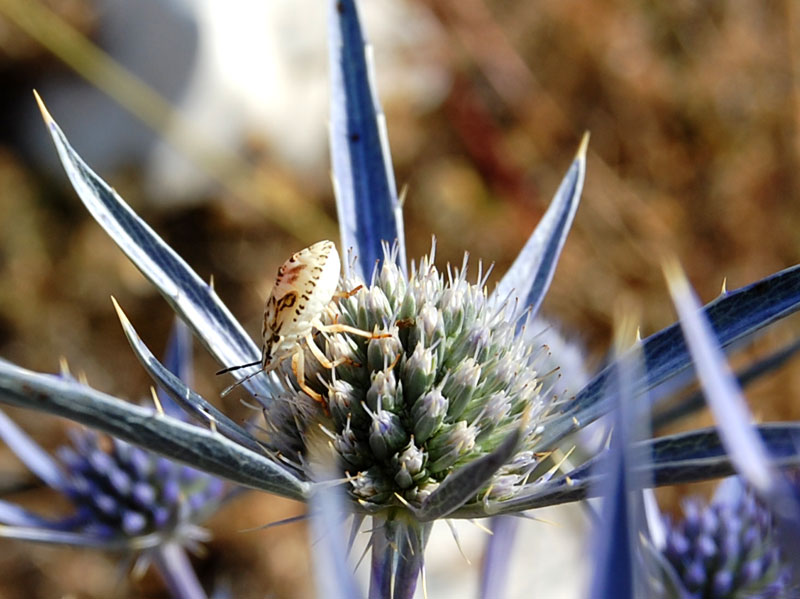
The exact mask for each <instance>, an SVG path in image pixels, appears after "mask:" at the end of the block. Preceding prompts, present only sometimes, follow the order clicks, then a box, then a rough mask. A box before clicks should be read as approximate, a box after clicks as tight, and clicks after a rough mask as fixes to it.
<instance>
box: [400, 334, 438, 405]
mask: <svg viewBox="0 0 800 599" xmlns="http://www.w3.org/2000/svg"><path fill="white" fill-rule="evenodd" d="M435 379H436V358H435V356H434V353H433V351H432V350H431V349H430V348H425V347H424V346H423V345H422V343H417V346H416V347H415V348H414V353H413V354H411V357H410V358H408V360H406V365H405V368H404V369H403V388H404V389H405V401H406V402H408V403H409V404H410V405H413V402H415V401H416V400H417V398H418V397H419V396H420V395H422V394H423V393H425V392H426V391H427V390H428V389H429V388H430V386H431V385H432V384H433V382H434V380H435Z"/></svg>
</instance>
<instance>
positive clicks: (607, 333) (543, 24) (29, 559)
mask: <svg viewBox="0 0 800 599" xmlns="http://www.w3.org/2000/svg"><path fill="white" fill-rule="evenodd" d="M360 7H361V11H362V16H363V17H364V20H365V25H366V31H367V35H368V36H369V38H370V40H371V42H372V43H373V45H374V48H375V63H376V71H377V81H378V86H379V91H380V93H381V97H382V101H383V107H384V109H385V112H386V115H387V121H388V128H389V137H390V142H391V149H392V153H393V158H394V166H395V174H396V178H397V181H398V186H399V187H405V188H406V189H407V194H406V199H405V218H406V232H407V236H408V251H409V257H410V258H415V257H419V256H421V255H422V254H423V253H426V252H427V251H428V250H429V248H430V244H431V237H432V236H433V235H435V236H436V240H437V261H438V263H439V264H440V265H444V264H445V263H446V262H447V261H450V262H457V263H460V262H461V259H462V256H463V253H464V251H466V250H468V251H469V252H470V256H471V258H472V264H473V268H474V267H475V264H476V263H477V260H478V259H480V260H483V262H484V264H486V263H495V264H496V266H495V270H494V274H493V276H492V278H491V279H490V287H491V286H492V285H493V284H494V283H495V282H496V281H497V280H498V278H499V276H500V275H502V273H504V272H505V270H506V268H507V267H508V265H509V264H510V263H511V261H512V260H513V259H514V257H515V256H516V254H517V252H518V251H519V249H520V248H521V247H522V246H523V244H524V243H525V241H526V239H527V237H528V235H529V234H530V232H531V231H532V230H533V228H534V226H535V225H536V223H537V222H538V220H539V218H540V217H541V215H542V214H543V212H544V210H545V209H546V207H547V204H548V202H549V200H550V198H551V197H552V195H553V193H554V192H555V190H556V188H557V186H558V184H559V182H560V180H561V177H562V176H563V175H564V173H565V172H566V169H567V168H568V166H569V164H570V162H571V160H572V158H573V155H574V152H575V150H576V149H577V145H578V142H579V140H580V137H581V135H582V134H583V132H584V131H586V130H588V131H590V132H591V142H590V153H589V159H588V171H587V177H586V184H585V187H584V193H583V200H582V204H581V208H580V210H579V211H578V215H577V218H576V220H575V225H574V227H573V230H572V232H571V233H570V236H569V238H568V241H567V244H566V248H565V250H564V254H563V257H562V259H561V262H560V264H559V267H558V270H557V272H556V277H555V280H554V282H553V285H552V288H551V291H550V293H549V295H548V298H547V299H546V301H545V303H544V306H543V313H544V314H545V315H546V316H547V317H549V318H551V319H553V320H554V321H556V322H558V323H559V326H560V328H561V329H562V330H563V331H564V333H565V335H566V336H567V338H568V339H569V340H571V341H573V342H574V343H576V344H578V346H579V347H580V348H581V349H582V352H583V353H584V355H585V357H586V367H587V369H588V370H589V371H593V370H594V369H596V368H597V367H598V366H599V365H601V364H602V363H603V360H604V359H605V358H606V352H607V348H608V347H609V340H610V337H611V334H612V330H613V315H614V311H615V307H617V306H619V305H626V306H634V307H635V308H636V310H638V313H639V315H640V320H641V330H642V335H643V336H646V335H649V334H651V333H653V332H655V331H657V330H659V329H661V328H663V327H664V326H667V325H669V324H671V323H672V322H673V321H674V319H675V316H674V313H673V310H672V307H671V303H670V300H669V298H668V294H667V292H666V288H665V285H664V282H663V277H662V274H661V268H660V263H661V256H662V255H663V252H665V251H671V252H674V253H675V254H677V256H678V257H679V259H680V260H681V262H682V263H683V265H684V267H685V268H686V270H687V272H688V274H689V277H690V279H691V281H692V283H693V285H694V286H695V288H696V289H697V291H698V294H699V295H700V296H701V298H702V299H703V300H704V301H709V300H711V299H713V298H714V297H715V296H716V295H717V294H718V293H719V290H720V288H721V285H722V282H723V280H724V279H727V286H728V288H729V289H734V288H737V287H740V286H742V285H745V284H747V283H749V282H752V281H754V280H756V279H758V278H761V277H764V276H766V275H768V274H770V273H772V272H775V271H777V270H780V269H782V268H785V267H788V266H790V265H793V264H795V263H797V262H798V261H800V169H799V168H798V167H800V160H799V158H800V134H799V132H798V121H799V120H800V6H799V5H797V3H796V2H793V0H774V1H773V2H769V3H753V2H743V1H741V0H730V1H728V2H718V3H708V2H699V1H692V0H679V1H676V2H671V3H655V2H643V1H637V0H617V1H615V2H605V1H601V0H581V1H578V0H537V1H534V2H509V1H505V0H403V1H400V0H393V1H390V0H364V1H362V2H361V4H360ZM327 85H328V83H327V42H326V9H325V6H324V3H323V2H321V1H320V0H315V1H311V0H294V1H293V2H287V1H285V0H260V1H256V0H229V1H228V2H225V3H222V2H214V0H137V2H124V1H123V0H47V1H42V0H0V90H2V91H0V280H2V284H1V285H0V356H2V357H3V358H5V359H8V360H11V361H13V362H16V363H18V364H20V365H22V366H25V367H27V368H31V369H34V370H41V371H55V370H57V368H58V360H59V358H60V357H62V356H63V357H65V358H66V359H67V361H68V362H69V364H70V365H71V367H72V369H73V371H75V372H83V373H85V374H86V377H87V378H88V380H89V382H90V383H91V384H92V385H93V386H95V387H97V388H99V389H102V390H104V391H107V392H110V393H114V394H117V395H119V396H121V397H126V398H130V399H132V400H139V399H140V398H143V397H146V395H147V394H148V388H149V384H150V382H149V380H148V378H147V377H146V375H145V373H144V372H143V370H142V369H141V368H140V367H139V365H138V363H137V361H136V360H135V358H134V357H133V356H132V354H131V352H130V350H129V347H128V345H127V342H126V341H125V339H124V337H123V335H122V332H121V330H120V326H119V323H118V321H117V319H116V316H115V315H114V312H113V310H112V308H111V302H110V300H109V296H110V295H111V294H113V295H114V296H115V297H116V298H117V299H118V300H119V302H120V304H121V305H122V306H123V308H124V309H125V310H126V312H127V313H128V315H129V317H130V318H131V320H132V322H133V323H134V325H135V326H136V327H137V329H138V330H139V332H140V333H141V335H142V337H143V338H144V340H145V341H146V342H147V343H148V344H149V345H150V346H151V347H153V348H154V349H155V348H160V347H163V345H164V344H165V343H166V338H167V334H168V332H169V327H170V324H171V318H172V313H171V310H170V309H169V308H168V307H167V305H166V304H165V303H164V302H163V300H161V298H160V296H158V294H157V293H156V292H155V291H154V289H153V288H152V287H151V286H150V285H149V284H148V283H147V282H146V281H145V280H144V279H143V277H141V276H140V275H139V274H138V272H137V271H135V269H134V268H133V267H132V266H130V265H129V264H128V262H127V260H126V259H125V258H124V256H123V255H122V253H121V252H120V251H118V250H117V249H116V247H115V246H114V245H113V244H112V242H111V241H110V240H109V239H108V238H107V237H106V236H105V234H104V233H103V232H102V231H101V229H100V228H99V226H97V225H96V224H95V223H94V221H92V220H91V219H90V217H89V216H88V214H87V213H86V211H85V210H84V208H83V207H82V205H81V204H80V202H79V201H78V199H77V197H76V196H75V194H74V192H73V191H72V190H71V188H70V187H69V185H68V182H67V179H66V176H65V175H64V174H63V172H62V171H61V169H60V167H59V166H58V164H57V158H56V153H55V150H54V149H53V147H52V143H51V141H50V139H49V136H48V133H47V131H46V129H45V127H44V126H43V125H42V123H41V119H40V116H39V114H38V111H37V109H36V106H35V103H34V101H33V97H32V94H31V90H32V89H34V88H36V89H37V90H39V92H40V93H41V95H42V97H43V99H44V101H45V102H46V103H47V104H48V107H49V109H50V111H51V113H52V114H53V116H54V117H55V119H56V120H57V121H58V122H59V124H60V125H61V127H62V128H63V129H64V131H65V133H66V134H67V136H68V137H69V138H70V140H71V142H72V143H73V145H74V146H75V148H76V149H77V150H78V152H80V153H81V155H82V156H83V157H84V158H85V159H86V160H87V161H88V162H89V164H90V165H92V167H93V168H94V169H95V170H96V171H97V172H98V173H99V174H100V175H101V176H103V177H104V178H105V179H106V180H107V181H108V182H109V183H111V184H112V185H113V186H114V187H115V188H116V189H117V190H118V191H119V192H120V194H121V195H122V196H123V197H124V198H125V199H126V200H127V201H128V202H129V203H130V204H131V205H132V206H133V207H134V209H135V210H136V211H137V212H138V213H139V214H140V215H141V216H142V217H143V218H144V219H145V220H146V221H147V222H148V223H150V225H151V226H152V227H153V228H154V229H155V230H156V231H157V232H158V233H159V234H160V235H161V236H162V237H163V238H164V239H165V240H166V241H167V242H168V243H169V244H170V245H171V246H172V247H173V248H175V249H176V250H177V251H178V252H179V253H180V254H181V255H182V256H183V257H184V258H185V259H186V260H187V262H188V263H189V264H190V265H192V267H193V268H194V269H195V270H196V271H197V272H198V274H200V276H201V277H204V278H209V277H211V276H213V277H214V280H215V286H216V289H217V292H218V293H219V295H220V296H221V297H222V299H223V300H224V301H225V302H226V303H227V304H228V306H229V307H230V308H231V310H232V312H233V313H234V314H235V315H237V317H238V318H239V319H240V320H241V322H242V323H243V324H244V325H245V327H246V328H247V329H248V330H249V331H250V332H251V333H252V334H253V336H254V337H256V338H257V336H258V334H259V328H260V319H261V317H262V308H263V301H264V298H265V297H266V296H267V294H268V293H269V290H270V288H271V284H272V281H273V277H274V273H275V271H276V269H277V267H278V266H279V265H280V264H281V263H282V262H283V261H284V260H285V259H286V258H287V257H288V256H289V255H290V254H291V253H292V252H294V251H297V250H298V249H300V248H302V247H305V246H307V245H309V244H310V243H312V242H314V241H317V240H319V239H322V238H331V239H334V240H338V231H337V227H336V214H335V206H334V201H333V197H332V188H331V185H330V174H329V166H328V164H329V163H328V145H327V143H328V142H327V111H328V92H327ZM797 330H798V323H797V322H796V321H792V320H790V321H789V323H788V324H787V325H784V326H781V327H779V328H777V329H776V330H774V331H768V332H767V333H766V334H765V335H763V336H762V337H761V338H760V339H759V340H758V341H757V343H755V344H754V347H751V348H747V349H746V350H745V351H744V355H742V356H739V357H737V358H736V363H737V364H742V363H746V362H747V360H750V359H752V358H753V357H754V356H756V355H760V354H762V353H764V352H766V351H769V350H770V349H771V348H775V347H778V346H780V345H783V344H784V343H787V342H789V341H790V340H792V339H793V338H794V337H795V336H796V333H797ZM198 354H200V355H198V358H197V360H196V367H197V378H198V383H197V387H198V390H199V391H200V392H201V393H202V394H203V395H204V396H206V397H209V398H214V397H217V396H218V394H219V391H220V390H221V389H222V388H223V387H224V386H225V385H226V384H227V382H226V381H221V380H219V379H218V378H215V376H214V372H215V371H216V370H217V368H218V366H217V365H216V364H215V363H214V362H213V361H212V360H211V359H210V358H209V357H207V356H205V355H202V352H198ZM567 383H568V381H567ZM798 390H800V369H798V368H796V367H792V366H791V365H790V366H789V367H787V368H784V369H782V370H781V371H780V372H779V373H777V374H775V375H774V376H771V377H769V378H768V379H765V380H763V381H761V382H759V383H758V384H757V385H755V386H754V387H753V388H752V389H750V390H749V397H750V398H751V400H752V405H753V409H754V412H755V413H756V416H757V417H758V418H759V419H760V420H775V419H788V418H793V419H797V418H799V417H800V404H798V402H797V401H796V400H795V398H796V397H797V396H798ZM238 402H239V398H238V397H236V394H232V395H231V396H229V397H227V398H226V399H225V400H223V401H222V404H223V406H224V408H225V409H226V410H227V411H228V412H229V413H237V412H239V413H244V412H243V411H242V410H243V409H242V407H241V405H239V403H238ZM13 416H14V417H15V418H16V419H17V420H18V422H20V423H21V424H22V425H23V426H24V427H25V428H26V430H27V431H29V432H30V433H31V434H32V435H33V436H34V437H35V438H36V439H38V440H40V441H41V442H42V443H43V444H45V445H46V446H47V447H53V446H55V445H57V444H58V443H59V442H61V441H63V439H64V430H65V428H66V425H65V423H64V422H62V421H59V420H57V419H55V418H50V417H42V416H40V415H33V414H26V413H22V412H18V411H14V412H13ZM709 422H710V419H709V418H708V416H707V415H700V416H699V417H697V418H696V419H694V420H692V421H689V422H684V423H680V424H679V426H697V425H698V424H705V423H709ZM670 430H677V429H676V428H675V427H673V428H672V429H670ZM0 468H2V470H0V473H2V480H0V488H2V489H6V491H5V493H6V496H7V497H8V498H10V499H13V500H14V501H21V502H25V503H26V505H37V502H38V504H39V505H47V506H48V507H50V505H49V501H50V500H49V498H48V496H47V495H46V494H43V493H41V492H40V491H39V490H38V489H37V488H36V481H34V480H33V479H32V477H31V475H30V474H29V473H28V472H27V471H26V470H25V469H24V468H23V467H22V466H21V465H20V464H19V462H18V461H16V460H15V459H14V458H13V456H11V455H10V452H9V451H8V450H6V449H5V448H0ZM20 489H23V490H21V491H20ZM9 490H15V492H14V493H13V494H12V495H8V493H9V492H10V491H9ZM686 492H692V493H697V492H699V493H702V492H704V488H702V487H699V488H697V487H692V488H688V489H687V488H679V489H668V490H666V491H664V492H660V494H659V497H660V499H661V501H662V502H663V503H664V505H665V506H666V507H667V509H674V506H675V505H677V501H678V498H679V496H680V495H681V494H683V493H686ZM301 512H302V506H300V505H297V504H294V503H291V502H288V501H283V500H279V499H276V498H273V497H268V496H266V495H264V494H256V493H251V494H247V495H245V496H243V497H241V498H240V499H238V500H237V501H236V502H235V504H233V505H231V506H230V507H229V508H228V509H225V510H223V511H222V512H220V513H219V515H218V516H217V517H215V518H214V520H212V521H211V522H210V528H211V529H212V530H213V532H214V541H213V542H211V543H210V544H209V547H208V552H207V554H206V555H205V556H201V557H198V558H197V560H196V564H197V565H198V567H199V568H200V570H201V571H202V572H203V575H204V577H205V581H206V582H208V583H209V585H213V584H214V583H215V582H217V583H227V584H228V585H230V588H231V589H232V596H234V597H249V596H274V597H296V596H309V594H310V593H311V592H312V591H311V586H310V584H311V582H310V578H309V575H308V574H309V564H308V553H307V538H306V534H305V530H304V528H303V526H302V525H300V524H293V525H289V526H285V527H280V528H278V529H271V530H266V531H259V532H249V533H242V532H239V531H241V530H242V529H247V528H253V527H257V526H260V525H262V524H265V523H267V522H271V521H275V520H279V519H281V518H286V517H289V516H294V515H296V514H299V513H301ZM0 546H2V550H0V597H2V598H3V599H5V598H8V599H12V598H17V597H31V596H39V597H55V596H67V595H68V596H74V597H109V596H114V593H117V595H118V596H132V597H161V596H164V592H163V589H162V588H161V586H160V582H159V581H158V580H157V579H156V578H155V577H151V576H148V577H145V578H144V579H143V580H141V581H133V582H130V581H127V579H126V576H125V573H124V572H121V571H120V569H119V568H118V567H117V565H116V564H117V562H116V561H115V558H113V557H106V556H102V555H100V554H99V553H95V552H90V551H78V550H67V549H59V548H48V547H37V546H32V545H25V544H20V543H14V542H6V541H4V542H2V543H0ZM467 549H468V550H469V549H470V548H467ZM542 551H543V552H545V553H546V549H545V548H542ZM445 552H446V553H447V554H448V555H451V557H452V558H453V560H454V561H455V562H456V563H457V566H458V567H461V568H463V569H464V571H465V572H468V573H469V574H468V576H470V577H473V578H474V577H476V576H477V566H476V564H477V563H479V559H480V553H479V551H478V550H477V546H476V548H475V549H474V550H473V551H472V553H469V551H468V553H469V555H468V557H469V558H470V560H471V561H472V566H467V565H466V563H465V562H464V561H463V558H461V556H460V555H459V554H458V550H457V548H456V547H455V544H453V543H452V542H451V543H450V545H449V546H448V548H447V549H446V550H445ZM437 553H438V552H437ZM550 573H551V574H552V570H551V571H550ZM118 584H123V586H122V587H121V588H122V590H120V591H117V590H115V589H117V585H118ZM119 593H121V595H120V594H119ZM433 596H436V595H433Z"/></svg>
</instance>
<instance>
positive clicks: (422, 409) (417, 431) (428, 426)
mask: <svg viewBox="0 0 800 599" xmlns="http://www.w3.org/2000/svg"><path fill="white" fill-rule="evenodd" d="M447 405H448V404H447V399H446V398H445V397H444V395H442V392H441V390H439V389H438V388H436V389H432V390H431V391H429V392H428V393H426V394H425V395H423V396H422V397H420V398H419V399H418V400H417V401H416V402H415V403H414V406H413V408H412V409H411V421H412V423H413V430H414V438H415V439H417V442H419V443H424V442H425V441H427V440H428V439H429V438H430V437H431V435H434V434H435V433H436V432H437V431H438V430H439V427H441V426H442V422H443V421H444V417H445V415H446V414H447Z"/></svg>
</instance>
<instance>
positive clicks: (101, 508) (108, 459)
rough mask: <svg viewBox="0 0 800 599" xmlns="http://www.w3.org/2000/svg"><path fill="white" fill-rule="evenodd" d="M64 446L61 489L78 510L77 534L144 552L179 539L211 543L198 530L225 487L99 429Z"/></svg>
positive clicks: (78, 435)
mask: <svg viewBox="0 0 800 599" xmlns="http://www.w3.org/2000/svg"><path fill="white" fill-rule="evenodd" d="M70 437H71V441H72V443H71V445H64V446H61V447H60V448H59V449H58V451H57V457H58V461H60V462H61V464H62V465H63V466H64V470H65V473H66V476H65V485H64V487H63V488H62V489H61V490H62V492H63V494H64V495H65V496H66V497H67V498H69V500H70V501H71V503H72V504H73V506H74V507H75V514H74V516H72V518H71V519H70V522H69V523H70V525H71V528H72V529H73V530H79V531H81V532H84V533H89V534H91V535H93V536H96V537H97V538H100V539H103V540H107V541H108V542H111V543H119V544H123V545H126V546H129V547H132V548H135V549H142V548H146V547H150V546H154V545H156V544H159V543H163V542H164V541H165V540H179V541H180V542H182V543H183V544H194V543H195V542H196V541H200V540H207V534H206V533H205V532H204V531H203V530H202V529H200V528H198V527H197V526H196V524H195V523H196V522H199V521H201V520H202V519H203V518H204V517H205V516H207V515H208V514H209V513H210V512H211V511H213V510H214V509H216V507H217V506H218V505H219V501H220V499H221V498H222V495H223V491H224V483H223V482H222V481H221V480H219V479H217V478H213V477H211V476H208V475H206V474H204V473H202V472H199V471H197V470H194V469H193V468H189V467H188V466H182V465H179V464H176V463H175V462H172V461H170V460H167V459H165V458H162V457H160V456H157V455H154V454H152V453H149V452H147V451H144V450H143V449H140V448H138V447H134V446H133V445H130V444H128V443H126V442H124V441H120V440H119V439H114V438H111V437H104V436H101V435H98V434H97V433H95V432H94V431H90V430H82V431H76V430H73V431H71V435H70Z"/></svg>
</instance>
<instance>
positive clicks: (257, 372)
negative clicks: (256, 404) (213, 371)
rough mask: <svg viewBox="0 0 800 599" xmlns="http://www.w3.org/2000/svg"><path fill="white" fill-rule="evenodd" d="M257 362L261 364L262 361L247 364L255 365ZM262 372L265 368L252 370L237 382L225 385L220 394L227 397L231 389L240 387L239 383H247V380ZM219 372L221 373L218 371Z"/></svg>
mask: <svg viewBox="0 0 800 599" xmlns="http://www.w3.org/2000/svg"><path fill="white" fill-rule="evenodd" d="M256 364H261V362H256V363H255V364H246V366H255V365H256ZM262 372H264V369H263V368H259V369H258V370H256V371H255V372H251V373H250V374H248V375H247V376H246V377H244V378H243V379H239V380H238V381H236V382H235V383H233V384H232V385H229V386H227V387H225V388H224V389H223V390H222V393H220V394H219V396H220V397H225V396H226V395H227V394H228V393H230V392H231V391H233V390H234V389H236V387H238V386H239V385H241V384H242V383H246V382H247V381H249V380H250V379H251V378H253V377H254V376H255V375H257V374H261V373H262ZM217 374H219V373H217Z"/></svg>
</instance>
